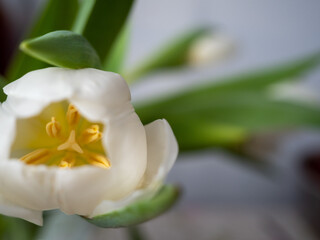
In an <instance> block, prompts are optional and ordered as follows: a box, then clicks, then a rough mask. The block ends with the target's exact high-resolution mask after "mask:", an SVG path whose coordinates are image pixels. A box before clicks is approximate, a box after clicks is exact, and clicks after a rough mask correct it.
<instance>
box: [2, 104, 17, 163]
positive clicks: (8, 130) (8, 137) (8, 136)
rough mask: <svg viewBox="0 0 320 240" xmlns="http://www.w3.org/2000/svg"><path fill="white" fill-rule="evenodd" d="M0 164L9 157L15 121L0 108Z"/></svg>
mask: <svg viewBox="0 0 320 240" xmlns="http://www.w3.org/2000/svg"><path fill="white" fill-rule="evenodd" d="M0 123H1V124H0V136H1V137H0V162H2V161H5V160H7V159H8V158H9V155H10V146H11V144H12V142H13V140H14V135H15V119H14V117H13V116H10V115H9V114H8V113H6V112H5V110H4V109H3V108H2V106H0Z"/></svg>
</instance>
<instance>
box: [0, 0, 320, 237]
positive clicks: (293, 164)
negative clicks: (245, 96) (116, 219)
mask: <svg viewBox="0 0 320 240" xmlns="http://www.w3.org/2000/svg"><path fill="white" fill-rule="evenodd" d="M1 1H2V3H3V6H5V8H3V9H4V11H3V12H4V13H5V14H6V15H7V16H9V19H8V21H10V22H11V23H12V24H14V26H15V28H14V29H11V31H14V32H13V34H12V39H9V40H8V41H10V42H11V43H13V44H18V41H19V38H21V37H22V36H23V32H24V31H26V29H27V28H28V25H29V24H30V23H31V21H32V19H33V18H34V16H35V14H36V13H37V10H38V9H39V7H40V6H41V4H42V2H43V1H39V0H38V1H36V0H28V1H27V0H24V1H19V0H1ZM319 10H320V2H319V1H317V0H307V1H306V0H283V1H277V0H242V1H238V0H227V1H226V0H196V1H195V0H162V1H157V0H138V1H137V2H136V4H135V7H134V10H133V12H132V14H131V20H132V32H131V43H130V50H129V55H128V59H127V62H126V65H127V66H128V67H130V66H134V65H136V64H137V63H138V62H139V61H140V60H142V59H143V58H144V57H145V56H147V55H149V54H150V52H152V51H153V50H154V49H155V48H157V47H158V46H160V45H161V44H162V43H163V42H166V41H167V40H169V39H171V38H172V37H173V36H176V35H177V33H182V32H184V31H185V30H187V29H190V28H192V27H197V26H200V25H205V26H210V27H212V29H213V31H219V32H220V33H221V34H224V35H225V36H227V37H228V38H230V40H231V41H232V42H233V44H234V51H233V52H232V54H230V55H229V56H228V57H226V58H223V59H221V60H220V61H218V62H215V63H212V64H210V65H207V66H203V67H200V68H199V67H198V68H185V69H182V70H181V69H179V70H171V71H169V72H165V73H162V72H160V73H157V74H155V75H153V76H152V77H146V80H147V81H143V82H141V83H138V84H136V85H135V86H133V87H132V98H133V101H141V100H144V99H147V98H148V97H150V96H156V95H161V94H163V93H168V92H173V91H174V90H176V89H181V88H184V87H187V86H190V85H193V84H198V83H199V79H203V80H204V81H205V79H208V78H212V76H214V77H216V78H217V79H219V78H220V77H221V76H229V75H234V74H238V73H242V72H245V71H247V70H253V69H256V68H261V67H265V66H273V65H276V64H278V63H281V62H286V61H290V60H292V59H297V58H299V57H301V56H304V55H307V54H310V53H314V52H319V50H320V28H319V24H318V23H319V22H320V14H319ZM9 13H10V14H9ZM1 21H2V20H1ZM2 23H4V22H3V21H2ZM3 54H7V56H9V54H10V52H9V53H3ZM319 78H320V71H319V70H316V71H313V72H312V73H310V74H308V75H306V76H305V77H304V78H303V79H301V84H302V86H305V87H308V88H310V89H312V90H313V92H314V93H316V94H317V93H318V92H319V90H320V79H319ZM316 94H315V96H316V97H317V99H316V101H318V103H319V104H320V102H319V99H320V98H319V96H320V95H318V96H317V95H316ZM186 131H188V129H186ZM262 146H263V149H264V150H266V151H263V159H264V160H265V161H266V162H267V163H271V165H272V169H271V171H269V170H270V169H269V168H268V171H264V170H261V169H257V168H255V167H254V166H248V165H247V164H242V161H241V159H239V158H240V157H239V156H235V155H232V154H230V153H227V152H225V151H223V150H220V149H208V150H204V151H194V152H190V153H183V154H181V155H180V156H179V159H178V161H177V163H176V165H175V166H174V168H173V169H172V171H171V173H170V174H169V177H168V182H173V183H178V184H179V185H181V187H182V189H183V192H184V194H183V197H182V199H181V201H180V203H179V204H178V205H177V206H176V207H175V208H174V209H173V210H172V211H169V212H168V213H166V214H165V215H163V216H161V217H159V218H157V219H154V220H152V221H150V222H148V223H145V224H142V225H141V229H142V230H143V231H144V233H145V235H146V236H147V237H148V239H154V240H158V239H159V240H160V239H177V240H178V239H184V240H188V239H190V240H191V239H201V240H202V239H203V240H207V239H208V240H209V239H210V240H257V239H259V240H301V239H306V240H309V239H310V240H313V239H320V237H319V235H318V234H317V231H316V227H314V226H313V225H312V221H311V223H310V217H308V209H305V207H306V205H308V203H307V202H306V200H304V196H305V194H306V191H307V193H308V194H309V193H310V191H313V190H310V189H309V183H306V182H305V181H304V179H303V176H302V174H301V171H300V167H299V166H300V163H301V162H302V161H303V160H304V157H305V156H306V155H308V154H310V153H312V152H313V151H316V150H319V151H320V134H319V132H317V131H315V130H310V129H307V128H306V129H300V130H299V131H294V132H290V134H288V133H286V134H281V133H272V134H270V135H269V136H267V137H265V138H264V140H263V145H262ZM306 189H307V190H306ZM319 193H320V192H317V193H315V194H316V195H317V197H318V196H319V195H320V194H319ZM312 194H314V193H313V192H312ZM315 206H317V208H319V206H320V200H319V198H318V202H316V203H315ZM306 215H307V216H306ZM57 219H58V220H55V221H56V222H55V223H54V224H56V226H57V228H56V229H60V231H58V232H57V231H56V232H54V233H53V232H52V233H47V235H46V236H43V239H68V234H73V235H74V234H76V232H77V231H79V229H82V230H81V234H79V238H78V239H93V238H92V236H93V235H94V236H95V239H109V238H110V239H114V240H116V239H125V237H126V236H125V235H126V233H125V232H124V231H123V230H104V229H98V228H96V227H94V226H91V225H89V224H87V223H86V222H84V221H82V220H81V219H80V218H77V217H74V218H73V217H69V218H64V217H61V218H57ZM71 219H72V220H71ZM318 219H320V216H318ZM70 221H71V222H73V223H72V225H71V226H73V227H70V225H68V223H70ZM313 221H314V218H313ZM59 234H61V235H59Z"/></svg>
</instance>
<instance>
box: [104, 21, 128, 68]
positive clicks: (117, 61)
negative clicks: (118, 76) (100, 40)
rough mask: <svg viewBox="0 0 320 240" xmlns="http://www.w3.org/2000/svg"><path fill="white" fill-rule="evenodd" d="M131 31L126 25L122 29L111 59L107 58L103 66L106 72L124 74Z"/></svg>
mask: <svg viewBox="0 0 320 240" xmlns="http://www.w3.org/2000/svg"><path fill="white" fill-rule="evenodd" d="M129 30H130V29H129V25H126V26H125V27H124V28H123V29H122V31H121V33H120V34H119V36H118V38H117V39H116V41H115V44H114V46H113V47H112V49H111V52H110V56H109V58H107V59H106V61H105V63H104V64H103V65H104V67H103V69H104V70H106V71H110V72H116V73H121V72H122V68H123V65H124V60H125V57H126V53H127V50H128V47H129V32H130V31H129Z"/></svg>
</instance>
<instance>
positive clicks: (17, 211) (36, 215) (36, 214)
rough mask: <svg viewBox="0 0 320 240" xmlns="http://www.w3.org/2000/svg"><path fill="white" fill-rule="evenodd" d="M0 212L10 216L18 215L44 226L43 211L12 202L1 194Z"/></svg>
mask: <svg viewBox="0 0 320 240" xmlns="http://www.w3.org/2000/svg"><path fill="white" fill-rule="evenodd" d="M0 213H1V214H3V215H6V216H10V217H17V218H22V219H24V220H27V221H29V222H32V223H34V224H37V225H40V226H42V224H43V219H42V211H36V210H31V209H27V208H23V207H20V206H17V205H15V204H12V203H11V202H9V201H7V200H6V199H4V198H3V197H1V196H0Z"/></svg>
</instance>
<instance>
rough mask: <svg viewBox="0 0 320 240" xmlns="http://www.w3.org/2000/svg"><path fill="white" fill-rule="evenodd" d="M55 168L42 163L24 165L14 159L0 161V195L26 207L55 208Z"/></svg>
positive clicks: (56, 203) (56, 205) (36, 208)
mask: <svg viewBox="0 0 320 240" xmlns="http://www.w3.org/2000/svg"><path fill="white" fill-rule="evenodd" d="M56 170H57V169H55V168H49V167H47V166H44V165H39V166H34V165H26V164H24V163H23V162H22V161H20V160H15V159H10V160H9V161H3V162H0V195H2V196H4V197H5V198H6V199H7V200H8V201H10V202H12V203H13V204H17V205H19V206H22V207H25V208H28V209H33V210H39V211H41V210H48V209H55V208H57V207H58V202H57V192H56V189H55V175H56Z"/></svg>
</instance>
